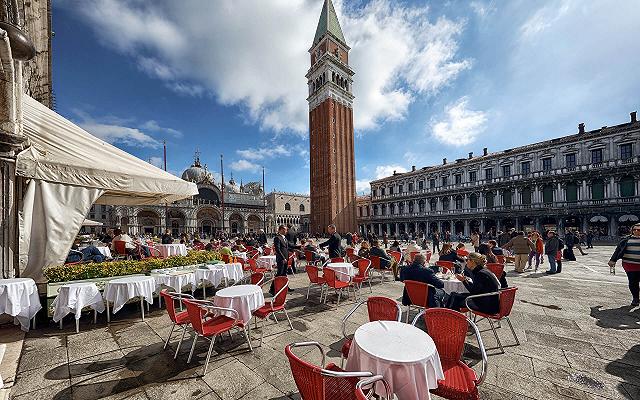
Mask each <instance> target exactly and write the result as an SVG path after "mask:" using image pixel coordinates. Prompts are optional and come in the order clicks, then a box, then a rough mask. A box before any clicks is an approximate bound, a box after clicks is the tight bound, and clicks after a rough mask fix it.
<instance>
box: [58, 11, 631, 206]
mask: <svg viewBox="0 0 640 400" xmlns="http://www.w3.org/2000/svg"><path fill="white" fill-rule="evenodd" d="M322 3H323V0H216V1H208V0H183V1H179V2H177V1H174V0H155V1H151V0H149V1H144V0H132V1H127V2H125V1H116V0H82V1H81V0H58V1H55V2H53V17H52V18H53V19H52V29H53V31H54V32H55V36H54V38H53V40H52V45H53V85H54V92H55V97H56V110H57V111H58V112H59V113H60V114H62V115H63V116H65V117H67V118H69V119H70V120H72V121H74V122H75V123H77V124H79V125H80V126H82V127H84V128H85V129H86V130H87V131H89V132H90V133H92V134H94V135H96V136H98V137H100V138H102V139H104V140H106V141H108V142H110V143H113V144H114V145H116V146H118V147H120V148H122V149H124V150H126V151H128V152H130V153H131V154H134V155H136V156H138V157H140V158H141V159H143V160H145V161H149V162H151V163H152V164H155V165H158V166H160V165H161V163H162V143H163V141H166V143H167V164H168V170H169V171H170V172H172V173H174V174H176V175H180V174H181V173H182V171H183V170H184V169H186V168H187V167H189V166H190V165H191V164H192V163H193V157H194V153H195V151H196V150H198V151H199V152H200V159H201V162H202V163H203V164H207V166H208V168H209V170H211V171H212V172H214V175H216V176H218V175H217V174H219V173H220V156H221V155H223V160H224V173H225V179H226V180H228V179H229V178H230V177H231V174H233V177H234V178H235V180H236V181H237V182H240V181H241V180H242V181H243V182H248V181H259V180H261V179H262V168H263V167H264V168H265V171H266V172H265V174H266V189H267V191H271V190H279V191H289V192H298V193H308V192H309V141H308V129H309V127H308V104H307V102H306V97H307V95H308V92H307V82H306V78H305V74H306V72H307V70H308V69H309V67H310V65H309V64H310V58H309V54H308V50H309V48H310V47H311V43H312V41H313V36H314V33H315V30H316V26H317V23H318V18H319V16H320V11H321V8H322ZM334 6H335V8H336V11H337V13H338V18H339V21H340V24H341V27H342V30H343V32H344V36H345V38H346V40H347V44H348V45H349V46H350V47H351V51H350V64H351V66H352V68H353V70H354V71H355V76H354V84H353V92H354V95H355V101H354V110H353V112H354V124H355V152H356V179H357V191H358V193H359V194H362V193H367V192H368V191H369V182H370V181H371V180H373V179H378V178H381V177H384V176H388V175H390V174H391V173H393V171H398V172H403V171H406V170H410V169H411V166H412V165H415V166H416V167H417V168H420V167H423V166H428V165H434V164H439V163H442V159H443V158H445V157H446V158H448V159H449V160H454V159H456V158H465V157H467V155H468V153H469V152H474V153H475V154H481V153H482V148H483V147H488V148H489V151H499V150H503V149H508V148H512V147H516V146H520V145H525V144H528V143H533V142H537V141H541V140H545V139H550V138H554V137H559V136H564V135H568V134H572V133H575V132H577V125H578V123H580V122H584V123H585V124H586V129H587V130H589V129H597V128H600V127H601V126H612V125H616V124H620V123H623V122H627V121H628V120H629V112H631V111H634V110H637V109H638V108H639V106H640V96H639V95H638V93H640V74H638V65H640V52H639V51H638V50H637V46H638V43H637V38H639V37H640V24H638V23H637V19H636V17H635V16H636V15H637V10H638V7H639V6H640V0H593V1H583V0H558V1H529V0H522V1H518V0H511V1H508V2H500V1H481V0H477V1H455V0H450V1H422V0H420V1H419V0H414V1H409V0H406V1H402V0H369V1H367V0H334Z"/></svg>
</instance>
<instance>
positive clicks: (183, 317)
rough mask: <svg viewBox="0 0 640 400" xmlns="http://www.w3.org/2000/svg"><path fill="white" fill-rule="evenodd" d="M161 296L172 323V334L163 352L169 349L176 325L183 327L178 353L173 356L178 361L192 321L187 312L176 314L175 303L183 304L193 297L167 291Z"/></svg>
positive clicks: (165, 342)
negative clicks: (185, 300)
mask: <svg viewBox="0 0 640 400" xmlns="http://www.w3.org/2000/svg"><path fill="white" fill-rule="evenodd" d="M160 296H162V298H163V299H164V302H165V304H166V307H167V314H169V319H170V320H171V322H172V325H171V332H169V336H167V340H165V341H164V346H163V347H162V349H163V350H164V349H166V348H167V345H168V344H169V340H170V339H171V335H173V330H174V329H175V327H176V325H178V326H182V335H181V336H180V341H179V342H178V347H177V348H176V353H175V354H174V356H173V358H174V359H176V358H177V357H178V353H179V352H180V346H182V341H183V340H184V335H185V333H186V332H187V325H189V322H190V320H189V313H188V312H187V311H182V312H176V305H175V301H179V302H181V301H182V299H193V296H190V295H188V294H183V293H176V292H169V291H167V289H162V290H161V291H160Z"/></svg>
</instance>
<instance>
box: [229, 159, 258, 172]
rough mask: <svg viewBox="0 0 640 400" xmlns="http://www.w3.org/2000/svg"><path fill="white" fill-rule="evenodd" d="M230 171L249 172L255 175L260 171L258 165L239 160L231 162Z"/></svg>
mask: <svg viewBox="0 0 640 400" xmlns="http://www.w3.org/2000/svg"><path fill="white" fill-rule="evenodd" d="M231 169H232V170H234V171H249V172H254V173H255V172H258V171H260V169H261V167H260V166H259V165H258V164H254V163H252V162H251V161H247V160H245V159H241V160H238V161H234V162H232V163H231Z"/></svg>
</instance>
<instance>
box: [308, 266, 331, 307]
mask: <svg viewBox="0 0 640 400" xmlns="http://www.w3.org/2000/svg"><path fill="white" fill-rule="evenodd" d="M305 270H306V271H307V276H308V277H309V287H308V288H307V300H308V299H309V292H310V291H311V286H314V285H315V286H320V302H322V293H323V292H324V287H325V286H326V284H327V281H326V280H325V279H324V277H322V276H320V269H319V268H318V267H316V266H313V265H307V266H306V267H305Z"/></svg>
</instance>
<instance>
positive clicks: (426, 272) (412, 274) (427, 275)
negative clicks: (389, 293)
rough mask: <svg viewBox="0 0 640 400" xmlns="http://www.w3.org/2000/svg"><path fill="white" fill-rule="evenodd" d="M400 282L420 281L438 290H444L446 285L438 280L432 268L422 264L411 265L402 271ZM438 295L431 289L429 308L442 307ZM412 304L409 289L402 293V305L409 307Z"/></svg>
mask: <svg viewBox="0 0 640 400" xmlns="http://www.w3.org/2000/svg"><path fill="white" fill-rule="evenodd" d="M400 280H401V281H403V282H404V281H405V280H410V281H418V282H424V283H428V284H429V285H432V286H434V287H436V288H438V289H442V288H443V287H444V283H443V282H442V281H441V280H440V279H438V277H437V276H436V275H435V274H434V273H433V270H432V269H431V268H426V267H424V266H422V265H420V264H415V263H414V264H411V265H409V266H408V267H404V268H402V269H400ZM436 295H437V293H436V291H435V290H433V288H429V293H428V297H429V307H440V306H441V304H440V301H439V300H437V296H436ZM410 304H411V300H409V294H408V293H407V289H404V292H403V293H402V305H405V306H408V305H410Z"/></svg>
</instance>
